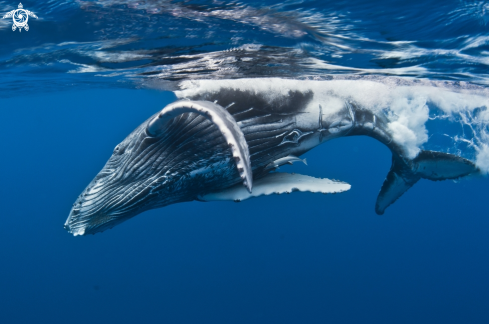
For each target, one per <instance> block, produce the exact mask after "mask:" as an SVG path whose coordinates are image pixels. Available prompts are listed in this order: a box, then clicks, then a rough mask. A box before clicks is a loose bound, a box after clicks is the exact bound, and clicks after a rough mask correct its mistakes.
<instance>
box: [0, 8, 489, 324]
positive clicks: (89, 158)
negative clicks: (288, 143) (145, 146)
mask: <svg viewBox="0 0 489 324" xmlns="http://www.w3.org/2000/svg"><path fill="white" fill-rule="evenodd" d="M23 5H24V8H25V9H28V10H30V11H32V12H34V13H35V14H36V15H37V16H38V17H39V18H38V19H34V18H29V26H30V28H29V31H25V30H23V31H22V32H19V31H15V32H13V31H12V29H11V25H12V22H11V20H7V19H0V42H1V44H2V46H1V47H0V73H1V78H0V135H1V139H2V140H1V141H0V151H1V152H2V155H1V156H2V159H1V162H0V181H1V184H2V185H1V186H0V197H1V203H2V208H1V217H0V242H1V245H2V246H3V248H2V249H1V250H0V260H1V263H0V265H1V266H0V278H1V279H0V322H1V323H67V322H70V323H85V322H90V323H136V322H137V323H159V322H164V323H325V322H326V323H359V322H360V323H414V322H416V323H486V322H487V321H488V320H489V307H488V305H489V294H488V293H487V292H488V290H489V289H488V288H489V279H488V277H487V273H488V270H489V244H488V238H487V237H488V235H487V234H488V232H489V218H488V215H487V212H486V208H487V207H486V205H487V204H486V200H485V199H486V194H487V188H488V184H489V183H488V180H487V178H485V177H477V178H474V179H469V180H460V181H456V182H454V181H443V182H430V181H427V180H421V181H420V182H419V183H417V184H416V185H415V186H414V187H413V188H411V189H410V190H409V191H408V192H407V193H406V194H405V195H404V196H402V197H401V198H400V199H399V200H398V201H397V202H396V203H395V204H394V205H392V206H391V207H390V208H389V211H388V212H386V214H385V215H383V216H378V215H376V214H375V212H374V204H375V200H376V197H377V194H378V192H379V189H380V187H381V186H382V183H383V181H384V179H385V176H386V174H387V172H388V171H389V168H390V165H391V153H390V151H389V150H388V149H387V148H386V147H385V146H383V145H382V144H380V143H378V142H376V141H375V140H373V139H371V138H364V137H352V138H340V139H335V140H333V141H330V142H327V143H325V144H323V145H321V146H319V147H317V148H315V149H313V150H312V151H310V152H308V153H306V154H305V155H304V156H303V157H306V158H307V161H308V164H309V165H308V166H305V165H302V164H294V165H293V166H286V167H282V168H281V170H283V171H287V172H298V173H303V174H308V175H313V176H319V177H328V178H332V179H340V180H343V181H347V182H348V183H350V184H352V189H351V190H350V191H348V192H345V193H342V194H338V195H326V196H325V195H314V194H306V193H294V194H291V195H286V196H284V195H280V196H269V197H260V198H255V199H251V200H248V201H244V202H241V203H240V204H236V203H234V202H210V203H201V202H190V203H181V204H174V205H170V206H167V207H165V208H161V209H156V210H152V211H149V212H145V213H144V214H142V215H139V216H137V217H135V218H133V219H131V220H129V221H127V222H125V223H123V224H121V225H119V226H117V227H115V228H114V229H112V230H109V231H105V232H103V233H99V234H97V235H94V236H87V237H73V236H72V235H71V234H69V233H67V232H66V231H65V230H64V229H63V224H64V222H65V220H66V217H67V216H68V213H69V211H70V208H71V206H72V204H73V202H74V201H75V199H76V197H77V196H78V195H79V194H80V193H81V192H82V190H83V189H84V188H85V187H86V185H87V184H88V183H89V182H90V181H91V180H92V179H93V177H94V176H95V175H96V174H97V173H98V172H99V170H100V169H101V168H102V167H103V165H104V164H105V162H106V161H107V159H108V158H109V157H110V155H111V154H112V150H113V148H114V147H115V146H116V145H117V144H118V143H119V142H120V141H121V140H123V139H124V138H125V136H126V135H127V134H129V133H130V132H131V131H132V130H133V129H134V128H135V127H137V126H138V125H139V124H141V123H142V122H143V121H144V120H146V119H147V118H148V117H149V116H151V115H152V114H154V113H155V112H157V111H158V110H160V109H161V108H163V107H164V106H165V105H166V104H168V103H170V102H172V101H174V100H175V99H176V97H175V94H174V93H173V92H172V91H173V90H179V89H181V88H182V84H183V82H188V81H189V80H199V79H210V80H217V79H219V80H224V79H239V78H265V77H266V78H268V77H278V78H287V79H300V80H325V81H328V80H330V81H333V82H334V81H335V80H349V81H355V82H356V81H358V82H376V83H378V84H381V85H383V86H384V85H387V86H392V87H393V88H390V89H394V90H395V91H393V93H395V94H398V95H399V97H395V98H394V99H392V100H393V101H392V102H394V103H397V102H398V101H396V100H397V99H399V100H401V101H402V100H404V99H406V98H407V99H409V100H408V102H409V103H410V102H412V101H415V99H416V98H417V97H416V94H418V95H419V97H422V98H425V97H426V98H428V99H426V106H427V107H429V111H430V113H429V121H428V122H427V124H426V125H427V126H426V128H427V129H428V131H429V132H428V134H429V138H428V139H426V142H424V143H422V144H420V145H423V148H429V149H432V148H439V149H440V150H442V151H445V152H450V153H453V154H455V153H457V154H459V155H462V156H465V157H467V158H470V159H472V160H473V161H477V162H478V165H479V166H480V167H481V168H483V167H485V166H487V165H488V164H484V161H486V160H484V155H483V154H481V152H484V147H485V145H486V144H487V143H489V142H488V139H487V137H486V132H487V120H486V119H484V117H483V116H482V117H481V114H483V112H484V111H485V110H484V109H485V108H484V107H486V106H484V105H483V104H480V102H484V101H483V100H484V98H488V97H489V96H488V95H487V93H488V92H487V88H486V87H487V83H488V79H487V72H488V70H487V69H488V64H489V60H488V58H489V56H488V55H489V37H488V26H487V23H488V17H489V16H488V14H487V12H486V11H487V10H489V3H487V2H485V1H419V2H406V1H381V0H375V1H359V0H358V1H335V2H324V1H286V2H278V1H260V2H253V1H245V2H219V1H162V0H159V1H158V0H154V1H138V2H136V1H122V0H99V1H64V2H61V1H37V2H34V1H28V2H23ZM17 6H18V4H17V3H14V2H11V1H10V2H9V1H5V0H2V1H0V8H2V9H1V13H2V16H3V15H4V14H5V13H6V12H8V11H10V10H14V9H16V8H17ZM359 84H364V83H359ZM420 85H422V86H423V87H424V88H422V89H421V88H419V89H421V90H419V91H418V90H417V89H418V88H413V87H417V86H420ZM402 86H404V87H407V88H409V89H415V90H416V91H412V92H409V96H407V97H403V93H404V92H403V91H401V90H402V89H404V88H402V89H401V88H399V87H402ZM360 88H361V87H359V88H358V89H360ZM358 89H357V88H355V89H352V91H358ZM399 89H401V90H399ZM423 89H424V90H423ZM426 89H429V90H426ZM433 89H448V90H447V91H448V92H447V93H449V94H452V93H456V94H462V95H463V96H462V97H450V96H449V97H447V98H448V99H447V100H448V101H449V103H450V104H451V105H452V106H453V107H452V108H450V109H452V111H454V112H455V113H453V114H452V115H450V113H449V112H448V110H447V109H448V108H446V107H447V105H446V104H444V103H440V102H441V101H440V99H439V97H440V95H439V94H438V92H436V91H435V90H433ZM398 90H399V91H398ZM396 91H397V92H396ZM426 91H428V92H429V93H430V94H429V95H426ZM413 93H414V95H413ZM433 93H434V94H433ZM444 94H445V93H443V94H442V95H441V97H443V96H444ZM372 96H373V95H372ZM480 98H483V99H480ZM407 99H406V100H407ZM481 100H482V101H481ZM423 102H424V101H423ZM437 103H439V104H437ZM478 105H479V106H480V107H479V106H478ZM403 107H404V106H403ZM407 107H408V108H412V107H417V106H413V105H409V104H408V105H407ZM474 107H477V108H475V109H474ZM444 109H445V110H444ZM400 111H401V112H405V111H406V110H400ZM407 111H410V112H411V111H414V112H416V110H409V109H408V110H407ZM414 115H415V113H413V114H411V115H408V117H410V118H412V117H413V116H414ZM457 127H458V128H457ZM445 134H446V135H447V136H444V135H445ZM442 135H443V136H444V137H443V138H442V139H440V138H438V137H440V136H442ZM447 138H448V140H447Z"/></svg>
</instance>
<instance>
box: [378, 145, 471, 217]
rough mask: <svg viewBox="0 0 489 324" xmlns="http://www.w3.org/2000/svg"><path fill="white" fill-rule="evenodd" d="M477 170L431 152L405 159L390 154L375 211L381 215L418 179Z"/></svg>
mask: <svg viewBox="0 0 489 324" xmlns="http://www.w3.org/2000/svg"><path fill="white" fill-rule="evenodd" d="M477 172H479V169H478V168H477V166H476V165H475V164H474V163H473V162H471V161H469V160H467V159H464V158H462V157H459V156H456V155H453V154H448V153H442V152H434V151H421V152H420V153H419V154H418V156H417V157H416V158H415V159H414V160H412V161H408V162H405V161H404V160H403V159H402V158H401V157H399V156H398V155H396V154H393V155H392V166H391V169H390V171H389V173H388V174H387V177H386V178H385V180H384V184H383V185H382V188H381V189H380V193H379V195H378V197H377V202H376V204H375V212H376V213H377V214H379V215H382V214H384V212H385V210H386V208H387V207H389V206H390V205H391V204H393V203H394V202H395V201H396V200H397V199H398V198H399V197H401V196H402V195H403V194H404V193H405V192H406V191H407V190H408V189H409V188H411V187H412V186H413V185H414V184H415V183H416V182H417V181H418V180H419V179H421V178H423V179H428V180H432V181H440V180H448V179H458V178H461V177H465V176H467V175H469V174H474V173H477Z"/></svg>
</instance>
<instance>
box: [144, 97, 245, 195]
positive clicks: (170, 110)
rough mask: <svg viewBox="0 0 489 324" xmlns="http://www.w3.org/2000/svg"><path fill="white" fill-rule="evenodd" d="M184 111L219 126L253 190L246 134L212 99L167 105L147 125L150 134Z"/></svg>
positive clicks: (241, 174) (159, 131) (156, 133)
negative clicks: (202, 117)
mask: <svg viewBox="0 0 489 324" xmlns="http://www.w3.org/2000/svg"><path fill="white" fill-rule="evenodd" d="M183 113H196V114H199V115H201V116H204V117H205V118H207V119H209V120H210V121H211V122H212V123H213V124H214V125H216V126H217V128H218V129H219V131H220V132H221V134H222V135H223V136H224V138H225V139H226V141H227V143H228V145H229V148H230V149H231V152H232V153H233V158H234V161H235V164H236V167H237V169H238V172H239V174H240V176H241V179H242V180H243V185H244V186H245V187H246V189H247V190H248V191H249V192H251V190H252V188H253V171H252V169H251V161H250V151H249V148H248V144H247V143H246V139H245V136H244V134H243V132H242V131H241V128H239V126H238V124H237V123H236V120H235V119H234V117H233V116H232V115H231V114H230V113H229V112H228V111H227V110H226V109H224V108H223V107H221V106H219V105H218V104H216V103H213V102H210V101H191V100H180V101H176V102H173V103H171V104H169V105H167V106H166V107H165V108H163V110H162V111H161V112H160V113H159V114H158V116H156V117H155V118H154V119H152V120H151V121H150V122H149V123H148V125H147V127H146V133H147V134H148V135H149V136H152V137H154V136H159V134H160V133H162V132H164V130H165V127H166V126H167V124H168V122H169V121H170V120H172V119H173V118H175V117H176V116H178V115H181V114H183Z"/></svg>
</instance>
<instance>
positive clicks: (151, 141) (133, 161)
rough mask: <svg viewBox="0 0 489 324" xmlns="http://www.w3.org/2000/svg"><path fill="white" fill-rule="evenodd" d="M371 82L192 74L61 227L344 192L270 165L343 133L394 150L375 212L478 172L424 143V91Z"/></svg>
mask: <svg viewBox="0 0 489 324" xmlns="http://www.w3.org/2000/svg"><path fill="white" fill-rule="evenodd" d="M328 82H329V83H328ZM345 82H346V81H345ZM371 86H372V84H370V83H365V84H363V85H362V89H364V90H365V92H366V94H365V93H364V94H363V95H361V94H359V93H355V91H351V89H350V92H348V91H347V92H348V93H349V95H344V94H345V91H346V90H345V89H348V87H349V83H348V82H346V83H343V84H342V83H341V82H340V83H338V82H335V83H331V82H330V81H297V80H281V79H260V80H257V79H251V80H250V79H238V80H207V81H191V82H190V83H188V84H187V85H186V86H185V87H184V88H183V89H182V90H179V91H176V92H175V94H176V95H177V97H178V100H177V101H176V102H173V103H171V104H169V105H167V106H166V107H164V108H163V109H162V110H161V111H160V112H157V113H156V114H155V115H153V116H151V117H150V118H149V119H148V120H146V121H145V122H143V123H142V124H141V125H140V126H139V127H137V128H136V129H135V130H134V131H133V132H132V133H131V134H129V136H127V138H126V139H124V140H123V141H122V142H121V143H120V144H119V145H117V146H116V147H115V149H114V151H113V154H112V156H111V157H110V159H109V160H108V162H107V163H106V165H105V166H104V167H103V169H102V170H101V171H100V173H99V174H98V175H97V176H96V177H95V178H94V179H93V180H92V182H90V184H89V185H88V186H87V188H86V189H85V190H84V191H83V192H82V194H81V195H80V196H79V197H78V199H77V200H76V202H75V203H74V204H73V207H72V209H71V212H70V215H69V217H68V219H67V220H66V223H65V228H66V229H67V230H68V231H69V232H70V233H73V234H74V235H85V234H94V233H96V232H100V231H103V230H106V229H108V228H112V227H113V226H115V225H117V224H119V223H121V222H123V221H125V220H127V219H129V218H131V217H134V216H136V215H137V214H140V213H142V212H144V211H146V210H149V209H154V208H159V207H164V206H167V205H169V204H173V203H177V202H185V201H193V200H198V201H217V200H234V201H241V200H244V199H248V198H251V197H257V196H260V195H270V194H274V193H291V192H293V191H307V192H320V193H337V192H343V191H346V190H348V189H349V188H350V185H349V184H347V183H344V182H341V181H337V180H329V179H319V178H313V177H309V176H307V175H299V174H288V173H280V172H273V171H275V169H276V168H274V167H270V166H271V165H272V166H273V165H277V166H278V165H281V164H283V163H285V162H283V161H289V160H290V159H291V156H292V157H294V158H295V157H297V156H301V155H302V154H304V153H306V152H307V151H309V150H310V149H312V148H314V147H316V146H318V145H320V144H322V143H324V142H326V141H329V140H332V139H335V138H338V137H344V136H357V135H359V136H360V135H365V136H370V137H372V138H374V139H376V140H378V141H380V142H381V143H383V144H384V145H386V146H387V147H388V148H389V149H390V151H391V152H392V167H391V169H390V171H389V173H388V175H387V177H386V179H385V181H384V183H383V185H382V188H381V190H380V193H379V195H378V198H377V202H376V204H375V211H376V212H377V214H383V213H384V212H385V210H386V208H387V207H388V206H389V205H391V204H392V203H394V202H395V201H396V200H397V199H398V198H399V197H400V196H402V194H403V193H404V192H406V191H407V190H408V189H409V188H410V187H412V186H413V185H414V184H415V183H416V182H417V181H418V180H420V179H429V180H433V181H437V180H445V179H457V178H461V177H465V176H468V175H472V174H478V173H481V170H480V168H479V167H478V166H477V165H476V163H474V162H472V161H470V160H468V159H465V158H463V157H461V156H458V155H454V154H449V153H446V152H437V151H432V150H423V149H421V146H422V144H423V141H426V139H424V138H425V137H426V130H425V129H424V128H423V127H424V126H423V125H424V122H425V121H426V120H427V112H426V110H427V109H428V108H426V106H425V105H423V104H422V103H421V104H413V103H416V98H415V96H416V94H419V96H423V91H421V90H419V91H414V95H413V96H411V95H409V96H408V98H409V100H408V101H406V102H404V101H403V104H399V103H396V102H394V101H388V100H387V101H385V98H382V97H383V96H387V93H388V92H386V91H388V90H389V89H387V90H385V89H384V90H382V91H380V92H379V91H378V87H377V88H369V87H371ZM375 89H377V90H375ZM398 90H399V89H397V90H396V91H398ZM401 90H402V91H406V90H405V89H404V90H403V89H401ZM401 90H399V91H401ZM369 91H370V92H369ZM402 91H401V92H402ZM440 91H442V90H440ZM379 103H380V104H379ZM478 104H480V103H475V104H474V105H478ZM389 105H390V106H389ZM396 105H397V106H396ZM386 106H389V107H390V108H389V109H390V110H389V109H386V108H385V107H386ZM396 107H397V108H396ZM399 107H400V108H399ZM297 160H298V159H297ZM304 162H305V161H304Z"/></svg>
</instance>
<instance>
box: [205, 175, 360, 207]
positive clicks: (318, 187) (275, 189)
mask: <svg viewBox="0 0 489 324" xmlns="http://www.w3.org/2000/svg"><path fill="white" fill-rule="evenodd" d="M350 188H351V185H350V184H348V183H346V182H341V181H334V180H330V179H320V178H313V177H310V176H306V175H302V174H294V173H280V172H277V173H270V174H268V175H267V176H265V177H263V178H261V179H258V180H255V183H254V184H253V193H249V192H247V191H246V190H245V189H244V188H243V187H242V186H241V185H235V186H232V187H230V188H227V189H225V190H222V191H219V192H214V193H209V194H207V195H203V196H199V199H200V200H203V201H221V200H232V201H242V200H245V199H248V198H253V197H258V196H263V195H265V196H267V195H272V194H281V193H291V192H293V191H303V192H313V193H324V194H326V193H338V192H343V191H347V190H349V189H350Z"/></svg>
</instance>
